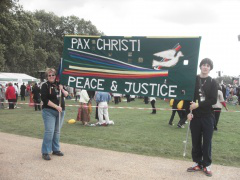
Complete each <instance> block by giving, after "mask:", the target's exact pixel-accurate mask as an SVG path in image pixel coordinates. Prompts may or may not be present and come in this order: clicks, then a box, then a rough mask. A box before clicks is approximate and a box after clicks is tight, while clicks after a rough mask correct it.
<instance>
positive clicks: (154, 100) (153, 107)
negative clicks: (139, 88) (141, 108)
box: [149, 97, 157, 114]
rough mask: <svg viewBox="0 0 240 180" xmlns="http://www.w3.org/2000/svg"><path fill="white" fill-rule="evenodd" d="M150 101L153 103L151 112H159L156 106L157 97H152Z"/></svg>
mask: <svg viewBox="0 0 240 180" xmlns="http://www.w3.org/2000/svg"><path fill="white" fill-rule="evenodd" d="M149 101H150V102H151V105H152V113H151V114H156V113H157V110H156V107H155V103H156V98H155V97H150V98H149Z"/></svg>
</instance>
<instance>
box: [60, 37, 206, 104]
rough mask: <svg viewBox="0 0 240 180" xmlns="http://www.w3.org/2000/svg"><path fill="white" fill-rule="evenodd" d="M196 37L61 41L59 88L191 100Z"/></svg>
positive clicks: (197, 39) (110, 38) (73, 39)
mask: <svg viewBox="0 0 240 180" xmlns="http://www.w3.org/2000/svg"><path fill="white" fill-rule="evenodd" d="M200 40H201V38H200V37H135V36H134V37H123V36H74V35H73V36H70V35H68V36H65V37H64V49H63V58H62V68H61V72H62V73H61V76H60V80H61V83H62V84H64V85H68V86H71V87H76V88H81V89H86V90H94V91H107V92H112V93H121V94H131V95H139V96H149V97H150V96H153V97H161V98H174V99H183V100H192V99H193V95H194V87H195V80H196V73H197V65H198V55H199V48H200Z"/></svg>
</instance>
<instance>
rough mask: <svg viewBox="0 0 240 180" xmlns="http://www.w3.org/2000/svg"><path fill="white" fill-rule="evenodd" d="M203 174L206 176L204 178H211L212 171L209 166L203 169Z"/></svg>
mask: <svg viewBox="0 0 240 180" xmlns="http://www.w3.org/2000/svg"><path fill="white" fill-rule="evenodd" d="M203 172H204V173H205V174H206V176H209V177H211V176H212V171H211V169H210V166H207V167H204V168H203Z"/></svg>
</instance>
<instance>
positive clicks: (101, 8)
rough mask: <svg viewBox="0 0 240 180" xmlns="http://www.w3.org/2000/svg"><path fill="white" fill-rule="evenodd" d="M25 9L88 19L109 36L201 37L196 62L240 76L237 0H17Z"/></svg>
mask: <svg viewBox="0 0 240 180" xmlns="http://www.w3.org/2000/svg"><path fill="white" fill-rule="evenodd" d="M19 3H20V4H21V5H23V9H24V10H29V11H35V10H42V9H43V10H45V11H46V12H54V13H55V14H56V15H58V16H70V15H75V16H78V17H79V18H83V19H85V20H90V21H91V22H92V23H93V24H94V25H95V26H96V27H97V29H98V30H100V31H102V32H104V33H105V34H106V35H109V36H110V35H112V36H201V37H202V40H201V48H200V55H199V61H200V60H201V59H203V58H205V57H208V58H210V59H212V60H213V62H214V69H213V70H212V72H211V74H210V75H211V76H213V77H216V76H217V73H216V71H223V75H231V76H239V75H240V68H239V67H240V41H238V35H240V0H19Z"/></svg>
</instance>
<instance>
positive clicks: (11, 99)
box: [5, 83, 16, 109]
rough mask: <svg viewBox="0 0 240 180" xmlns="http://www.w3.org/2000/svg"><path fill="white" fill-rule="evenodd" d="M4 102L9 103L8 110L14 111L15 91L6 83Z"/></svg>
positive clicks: (10, 84) (11, 85)
mask: <svg viewBox="0 0 240 180" xmlns="http://www.w3.org/2000/svg"><path fill="white" fill-rule="evenodd" d="M5 97H6V100H8V103H9V109H14V104H15V102H16V91H15V88H14V87H13V84H12V83H8V88H7V90H6V93H5Z"/></svg>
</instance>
